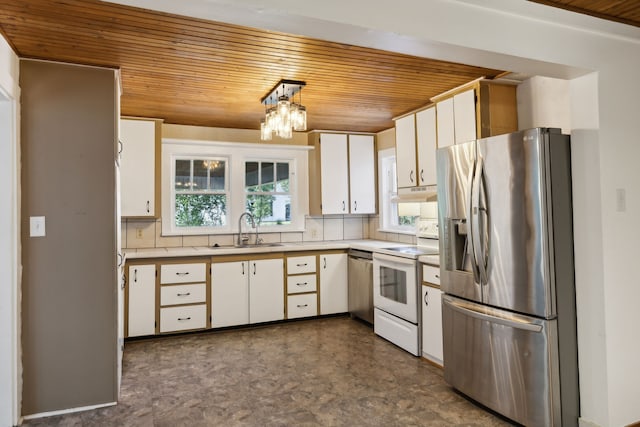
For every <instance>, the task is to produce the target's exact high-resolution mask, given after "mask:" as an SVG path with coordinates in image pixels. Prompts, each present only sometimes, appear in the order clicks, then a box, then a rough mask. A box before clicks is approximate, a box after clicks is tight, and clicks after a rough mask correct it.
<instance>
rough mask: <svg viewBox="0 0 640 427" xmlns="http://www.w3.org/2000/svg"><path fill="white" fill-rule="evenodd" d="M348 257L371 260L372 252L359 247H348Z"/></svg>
mask: <svg viewBox="0 0 640 427" xmlns="http://www.w3.org/2000/svg"><path fill="white" fill-rule="evenodd" d="M349 258H356V259H365V260H369V261H371V260H373V253H371V252H369V251H363V250H360V249H349Z"/></svg>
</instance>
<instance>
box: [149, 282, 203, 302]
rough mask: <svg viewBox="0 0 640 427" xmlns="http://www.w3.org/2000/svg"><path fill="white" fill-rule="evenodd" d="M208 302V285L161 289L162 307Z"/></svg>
mask: <svg viewBox="0 0 640 427" xmlns="http://www.w3.org/2000/svg"><path fill="white" fill-rule="evenodd" d="M206 300H207V285H206V284H205V283H198V284H195V285H172V286H162V287H161V288H160V305H178V304H193V303H196V302H205V301H206Z"/></svg>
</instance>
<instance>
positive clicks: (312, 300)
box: [287, 294, 318, 319]
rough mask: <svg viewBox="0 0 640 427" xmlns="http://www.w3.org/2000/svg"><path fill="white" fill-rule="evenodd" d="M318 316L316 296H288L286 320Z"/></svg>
mask: <svg viewBox="0 0 640 427" xmlns="http://www.w3.org/2000/svg"><path fill="white" fill-rule="evenodd" d="M317 315H318V294H305V295H289V296H288V297H287V319H295V318H298V317H310V316H317Z"/></svg>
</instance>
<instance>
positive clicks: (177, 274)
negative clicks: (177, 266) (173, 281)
mask: <svg viewBox="0 0 640 427" xmlns="http://www.w3.org/2000/svg"><path fill="white" fill-rule="evenodd" d="M188 274H189V272H188V271H186V272H184V273H181V272H179V271H178V272H176V276H186V275H188Z"/></svg>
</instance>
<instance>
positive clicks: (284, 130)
mask: <svg viewBox="0 0 640 427" xmlns="http://www.w3.org/2000/svg"><path fill="white" fill-rule="evenodd" d="M276 135H278V136H279V137H280V138H284V139H290V138H292V137H293V128H292V127H291V124H289V126H280V128H279V129H278V131H277V132H276Z"/></svg>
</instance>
